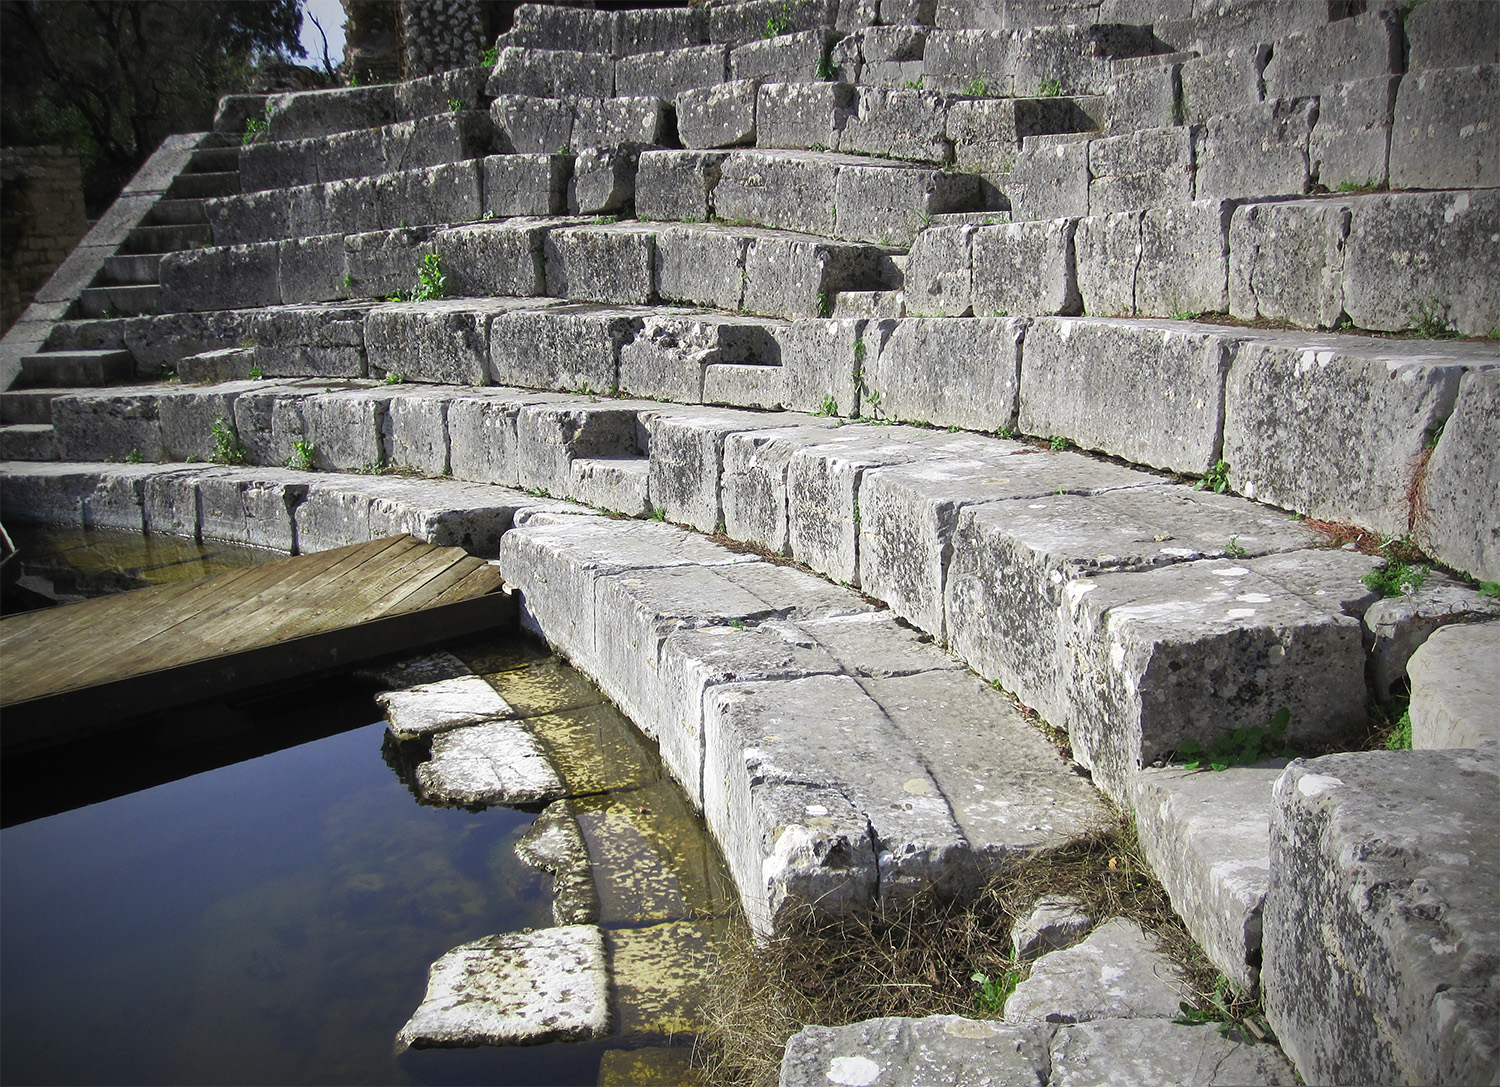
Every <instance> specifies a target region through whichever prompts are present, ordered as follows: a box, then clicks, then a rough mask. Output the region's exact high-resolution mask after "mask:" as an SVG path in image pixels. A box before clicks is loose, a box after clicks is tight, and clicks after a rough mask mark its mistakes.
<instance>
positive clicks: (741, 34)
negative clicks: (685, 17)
mask: <svg viewBox="0 0 1500 1087" xmlns="http://www.w3.org/2000/svg"><path fill="white" fill-rule="evenodd" d="M838 8H839V5H838V3H837V0H792V2H790V3H783V4H781V6H779V7H778V6H777V0H750V2H749V3H744V4H735V5H734V6H733V7H723V8H719V9H716V10H713V11H710V12H709V18H708V40H709V41H713V42H728V43H729V44H730V45H742V44H744V43H745V42H753V41H760V40H761V39H762V38H764V37H766V34H767V31H768V30H772V29H774V30H775V31H776V32H777V33H776V34H775V35H773V37H774V36H779V35H785V34H794V33H797V32H798V31H802V30H814V29H817V28H819V27H825V26H833V25H834V23H835V22H836V20H837V17H838ZM773 20H774V25H773Z"/></svg>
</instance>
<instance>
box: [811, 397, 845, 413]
mask: <svg viewBox="0 0 1500 1087" xmlns="http://www.w3.org/2000/svg"><path fill="white" fill-rule="evenodd" d="M838 413H839V405H838V401H836V400H834V398H833V394H832V393H827V394H825V395H824V397H823V402H822V403H821V404H819V405H818V410H817V411H815V412H813V414H814V415H823V416H828V415H837V414H838Z"/></svg>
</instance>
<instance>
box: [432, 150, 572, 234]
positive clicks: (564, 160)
mask: <svg viewBox="0 0 1500 1087" xmlns="http://www.w3.org/2000/svg"><path fill="white" fill-rule="evenodd" d="M572 172H573V159H572V156H570V155H555V154H550V155H542V154H539V155H490V156H489V157H488V158H486V159H485V160H484V213H485V214H486V215H489V216H492V217H495V218H504V217H506V216H510V215H556V214H559V213H560V212H561V211H562V210H563V208H564V207H565V206H566V204H567V197H568V177H569V175H570V174H571V173H572ZM470 218H475V219H477V218H479V216H477V215H474V216H470ZM450 221H451V220H450Z"/></svg>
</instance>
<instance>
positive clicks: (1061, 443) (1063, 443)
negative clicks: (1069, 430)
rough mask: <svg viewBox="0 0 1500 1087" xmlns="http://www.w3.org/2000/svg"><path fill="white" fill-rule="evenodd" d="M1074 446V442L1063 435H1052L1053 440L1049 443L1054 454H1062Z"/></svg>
mask: <svg viewBox="0 0 1500 1087" xmlns="http://www.w3.org/2000/svg"><path fill="white" fill-rule="evenodd" d="M1072 444H1073V443H1072V442H1070V441H1069V440H1068V439H1067V438H1064V437H1063V436H1062V435H1061V434H1054V435H1052V438H1051V440H1050V441H1048V442H1047V445H1048V446H1049V447H1051V449H1052V451H1053V452H1054V453H1061V452H1062V451H1063V450H1065V449H1068V448H1070V447H1071V446H1072Z"/></svg>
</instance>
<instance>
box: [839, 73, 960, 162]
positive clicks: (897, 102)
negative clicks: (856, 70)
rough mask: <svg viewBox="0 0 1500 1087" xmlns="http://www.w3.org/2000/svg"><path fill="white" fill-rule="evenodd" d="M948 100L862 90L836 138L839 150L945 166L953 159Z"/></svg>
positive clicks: (925, 94)
mask: <svg viewBox="0 0 1500 1087" xmlns="http://www.w3.org/2000/svg"><path fill="white" fill-rule="evenodd" d="M947 112H948V105H947V100H946V99H945V98H944V97H943V96H942V95H937V94H931V93H929V92H924V91H916V90H887V89H885V88H882V87H862V88H859V89H858V90H857V93H856V96H855V99H854V103H853V108H852V109H851V110H850V111H849V113H848V115H847V117H846V118H845V120H844V129H843V131H842V132H841V133H840V134H839V137H838V148H839V150H840V151H852V152H856V153H858V154H861V155H880V156H884V157H888V158H898V159H915V160H920V161H923V162H936V163H945V162H948V161H950V160H951V159H952V158H953V145H952V144H951V143H950V142H949V141H948V139H947V138H946V136H945V135H944V133H945V131H946V129H947Z"/></svg>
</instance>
